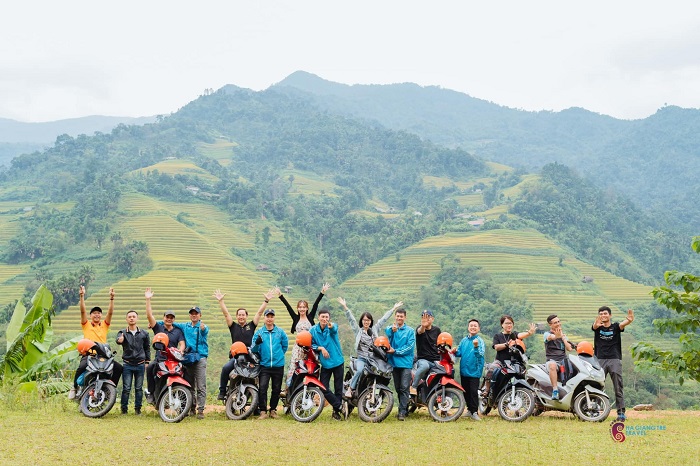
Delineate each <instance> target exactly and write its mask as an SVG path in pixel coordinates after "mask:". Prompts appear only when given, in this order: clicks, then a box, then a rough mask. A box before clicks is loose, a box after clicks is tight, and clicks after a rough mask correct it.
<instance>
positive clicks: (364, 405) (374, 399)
mask: <svg viewBox="0 0 700 466" xmlns="http://www.w3.org/2000/svg"><path fill="white" fill-rule="evenodd" d="M380 338H382V337H379V338H377V339H376V340H375V345H374V346H373V347H372V353H371V355H370V357H369V358H368V359H367V363H366V364H365V367H364V369H363V370H362V374H361V375H360V378H359V380H358V381H357V388H356V390H354V391H353V394H352V397H351V398H347V399H345V400H344V401H343V402H344V403H347V404H348V413H349V412H350V411H352V408H353V407H357V413H358V415H359V416H360V419H362V420H363V421H365V422H382V421H383V420H384V419H386V418H387V416H389V413H391V409H392V408H393V407H394V394H393V392H392V391H391V390H390V389H389V386H388V385H389V382H390V381H391V375H392V369H393V368H392V366H391V364H389V363H388V362H387V359H388V358H387V355H386V351H387V348H388V347H389V340H388V339H387V338H386V337H384V339H385V340H386V344H385V345H381V342H379V340H380ZM377 343H380V344H379V345H378V344H377ZM355 372H357V359H356V358H351V361H350V365H349V367H348V370H347V372H346V373H345V382H344V390H345V391H346V390H347V389H348V388H349V386H350V379H352V377H353V375H355Z"/></svg>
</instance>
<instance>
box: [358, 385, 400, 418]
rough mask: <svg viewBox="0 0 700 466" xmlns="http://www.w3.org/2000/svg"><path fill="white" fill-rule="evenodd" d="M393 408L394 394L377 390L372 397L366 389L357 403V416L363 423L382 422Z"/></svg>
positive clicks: (370, 391)
mask: <svg viewBox="0 0 700 466" xmlns="http://www.w3.org/2000/svg"><path fill="white" fill-rule="evenodd" d="M393 407H394V394H393V393H392V392H391V390H388V389H386V388H378V389H377V390H376V392H375V393H374V396H372V387H370V388H368V389H367V390H365V391H364V392H362V395H360V399H359V400H358V401H357V414H358V415H359V416H360V419H362V420H363V421H365V422H382V421H383V420H384V419H386V418H387V416H388V415H389V413H391V409H392V408H393Z"/></svg>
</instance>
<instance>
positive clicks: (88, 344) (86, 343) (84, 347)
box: [77, 338, 95, 356]
mask: <svg viewBox="0 0 700 466" xmlns="http://www.w3.org/2000/svg"><path fill="white" fill-rule="evenodd" d="M93 346H95V342H94V341H92V340H88V339H87V338H83V339H82V340H80V341H79V342H78V345H77V349H78V353H80V354H82V355H83V356H85V355H86V354H87V352H88V351H90V350H91V349H92V347H93Z"/></svg>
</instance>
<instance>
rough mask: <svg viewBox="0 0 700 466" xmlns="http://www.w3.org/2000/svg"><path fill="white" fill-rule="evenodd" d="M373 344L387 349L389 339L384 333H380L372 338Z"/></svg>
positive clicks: (389, 346)
mask: <svg viewBox="0 0 700 466" xmlns="http://www.w3.org/2000/svg"><path fill="white" fill-rule="evenodd" d="M374 346H376V347H377V348H384V349H389V348H391V345H390V344H389V339H388V338H387V337H385V336H384V335H380V336H378V337H377V338H375V339H374Z"/></svg>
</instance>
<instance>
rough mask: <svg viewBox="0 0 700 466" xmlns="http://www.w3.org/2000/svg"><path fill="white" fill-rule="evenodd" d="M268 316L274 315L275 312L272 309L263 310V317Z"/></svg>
mask: <svg viewBox="0 0 700 466" xmlns="http://www.w3.org/2000/svg"><path fill="white" fill-rule="evenodd" d="M269 314H272V315H275V310H274V309H265V315H269Z"/></svg>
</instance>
